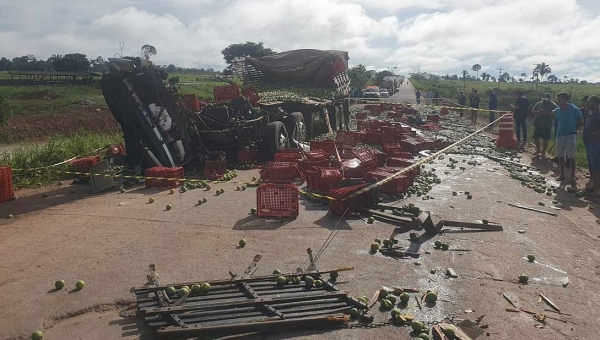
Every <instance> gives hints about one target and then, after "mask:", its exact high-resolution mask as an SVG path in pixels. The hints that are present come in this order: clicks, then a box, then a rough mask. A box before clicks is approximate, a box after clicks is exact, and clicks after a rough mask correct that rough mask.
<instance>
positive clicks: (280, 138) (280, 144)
mask: <svg viewBox="0 0 600 340" xmlns="http://www.w3.org/2000/svg"><path fill="white" fill-rule="evenodd" d="M266 137H267V143H269V149H270V150H271V152H272V153H276V152H277V151H279V150H282V149H288V148H289V147H290V138H289V135H288V132H287V129H286V128H285V125H283V123H282V122H271V123H268V124H267V136H266Z"/></svg>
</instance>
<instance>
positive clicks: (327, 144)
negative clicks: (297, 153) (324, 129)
mask: <svg viewBox="0 0 600 340" xmlns="http://www.w3.org/2000/svg"><path fill="white" fill-rule="evenodd" d="M315 150H323V151H324V152H326V153H327V154H328V155H335V154H336V151H335V150H336V148H335V143H334V142H333V141H332V140H323V141H316V140H312V141H310V151H315Z"/></svg>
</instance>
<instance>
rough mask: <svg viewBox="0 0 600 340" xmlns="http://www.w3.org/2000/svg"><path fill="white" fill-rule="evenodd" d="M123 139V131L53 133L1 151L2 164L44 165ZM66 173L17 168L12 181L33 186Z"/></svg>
mask: <svg viewBox="0 0 600 340" xmlns="http://www.w3.org/2000/svg"><path fill="white" fill-rule="evenodd" d="M121 142H123V139H122V138H121V135H120V134H110V135H105V134H90V133H80V134H77V135H75V136H71V137H51V138H49V139H48V141H47V143H45V144H33V145H28V146H23V147H17V148H15V149H12V150H10V151H8V150H5V151H3V152H1V153H0V165H4V166H7V165H8V166H10V167H12V168H13V169H32V168H39V167H45V166H48V165H51V164H56V163H59V162H62V161H64V160H66V159H69V158H72V157H75V156H88V155H89V154H90V153H91V152H92V151H93V150H95V149H98V148H101V147H103V146H106V145H111V144H116V143H121ZM52 169H55V170H68V169H70V167H69V165H68V164H65V165H61V166H58V167H53V168H52ZM65 177H66V175H65V174H61V173H57V172H52V171H45V170H40V171H30V172H21V171H15V172H14V174H13V183H14V184H15V185H16V186H17V187H33V186H36V185H39V183H42V184H44V183H49V182H51V181H57V180H60V179H62V178H65Z"/></svg>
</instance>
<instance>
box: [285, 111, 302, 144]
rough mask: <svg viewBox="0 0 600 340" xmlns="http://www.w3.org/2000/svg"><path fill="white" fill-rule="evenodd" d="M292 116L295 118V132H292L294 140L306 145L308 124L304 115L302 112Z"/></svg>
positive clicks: (293, 113) (291, 114) (294, 113)
mask: <svg viewBox="0 0 600 340" xmlns="http://www.w3.org/2000/svg"><path fill="white" fill-rule="evenodd" d="M290 116H292V117H294V131H292V139H293V140H294V141H295V142H300V143H305V142H306V124H305V123H304V115H303V114H302V112H292V113H290ZM288 133H289V131H288ZM298 147H300V146H298Z"/></svg>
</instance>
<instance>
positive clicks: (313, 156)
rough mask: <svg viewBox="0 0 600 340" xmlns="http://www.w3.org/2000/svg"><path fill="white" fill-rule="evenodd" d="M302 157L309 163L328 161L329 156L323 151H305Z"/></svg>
mask: <svg viewBox="0 0 600 340" xmlns="http://www.w3.org/2000/svg"><path fill="white" fill-rule="evenodd" d="M304 156H305V157H306V159H307V160H309V161H311V162H317V161H322V160H329V155H328V154H327V153H326V152H325V151H323V150H315V151H307V152H304Z"/></svg>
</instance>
